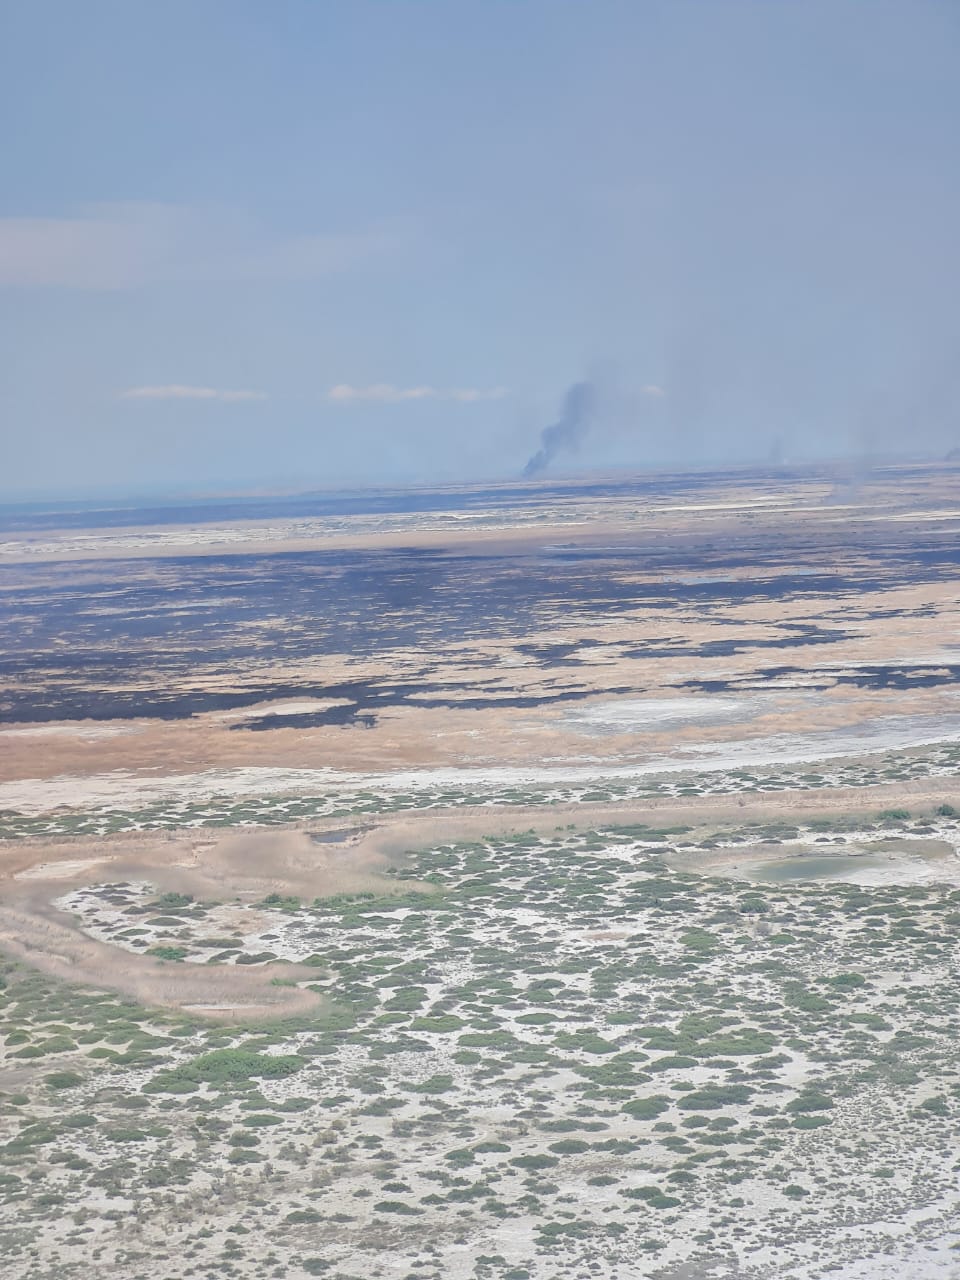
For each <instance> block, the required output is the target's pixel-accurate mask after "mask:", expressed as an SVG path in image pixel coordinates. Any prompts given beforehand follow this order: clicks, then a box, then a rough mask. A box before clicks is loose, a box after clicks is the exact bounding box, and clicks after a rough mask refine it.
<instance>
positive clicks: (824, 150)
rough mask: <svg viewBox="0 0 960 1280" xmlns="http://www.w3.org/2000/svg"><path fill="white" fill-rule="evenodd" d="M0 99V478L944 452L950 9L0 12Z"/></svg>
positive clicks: (954, 440)
mask: <svg viewBox="0 0 960 1280" xmlns="http://www.w3.org/2000/svg"><path fill="white" fill-rule="evenodd" d="M0 111H2V116H3V119H4V121H5V124H6V127H5V130H4V144H5V145H4V155H3V163H2V167H0V350H2V358H0V433H2V438H0V495H2V496H4V497H6V498H8V499H17V498H28V497H32V496H39V495H43V496H47V495H55V494H61V495H71V494H76V495H83V494H99V493H104V494H105V493H116V492H131V493H133V492H137V493H147V492H163V491H170V492H182V491H188V492H213V491H231V490H234V491H235V490H269V489H276V488H298V487H299V488H316V487H326V486H330V487H340V486H357V485H378V484H398V483H402V484H410V483H445V482H449V481H473V480H481V479H483V480H485V479H489V478H497V477H503V478H514V477H516V476H518V475H519V474H520V473H521V472H522V470H523V467H524V465H525V463H526V462H527V460H528V459H529V458H530V456H531V455H532V454H534V453H535V452H536V450H537V449H538V447H539V445H540V443H541V441H540V433H541V431H542V430H543V429H544V428H546V427H549V426H550V425H551V424H552V423H554V422H556V421H557V420H558V418H560V416H561V414H562V412H563V405H564V403H565V400H564V397H565V394H566V392H567V390H568V388H569V387H571V386H572V385H573V384H576V383H579V382H583V381H586V382H589V383H590V384H591V385H592V387H593V389H594V391H595V394H593V395H591V398H590V403H591V417H590V421H589V422H587V423H584V424H583V428H584V429H583V430H582V431H579V432H578V433H577V436H576V440H574V441H573V443H574V444H575V445H576V447H575V448H564V449H561V450H560V451H559V452H558V454H557V456H556V457H554V458H552V460H551V462H550V469H551V470H552V471H553V472H555V473H557V474H560V473H563V472H575V471H577V470H583V471H590V470H601V469H605V468H613V467H628V468H632V469H635V470H639V469H644V468H656V467H665V466H703V465H714V464H716V463H724V464H737V465H739V464H741V463H748V462H757V461H759V462H766V461H770V460H776V461H783V462H803V461H806V460H810V459H818V458H824V457H831V458H832V457H836V458H842V459H847V460H848V463H849V465H851V466H856V465H860V464H861V463H863V462H864V461H865V460H866V461H867V462H869V461H870V460H872V459H874V458H877V457H881V456H887V455H896V454H901V453H910V454H917V455H922V456H931V457H935V456H942V455H943V454H944V453H945V452H947V451H949V450H950V449H952V448H955V447H957V446H960V288H958V285H960V270H958V267H960V236H958V232H957V228H958V227H960V165H958V157H960V149H958V145H957V137H958V134H960V5H957V4H956V3H955V2H954V0H942V2H941V0H903V2H901V3H887V2H885V0H824V2H820V0H663V2H660V0H623V2H620V0H589V3H587V2H586V0H379V2H373V0H269V3H268V2H267V0H164V2H163V3H162V4H161V3H157V2H156V0H114V2H108V0H84V3H83V4H77V3H76V2H75V0H0ZM845 465H847V464H846V463H845Z"/></svg>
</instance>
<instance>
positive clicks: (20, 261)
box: [0, 203, 399, 290]
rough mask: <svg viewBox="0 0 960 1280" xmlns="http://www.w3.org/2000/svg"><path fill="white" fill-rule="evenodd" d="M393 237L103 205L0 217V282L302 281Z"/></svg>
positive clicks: (214, 212)
mask: <svg viewBox="0 0 960 1280" xmlns="http://www.w3.org/2000/svg"><path fill="white" fill-rule="evenodd" d="M398 243H399V236H398V234H397V233H396V232H395V231H390V230H388V229H383V228H372V229H367V230H362V231H355V232H331V233H326V232H320V233H311V234H306V235H292V236H289V235H276V234H274V233H271V232H270V231H268V230H267V229H265V228H263V227H261V226H259V225H257V224H256V223H254V222H252V221H251V220H250V219H249V218H246V217H244V216H243V215H241V214H238V213H237V212H236V211H234V210H230V209H194V208H189V207H183V206H178V205H164V204H123V203H117V204H109V205H97V206H94V207H92V208H90V209H86V210H84V211H82V212H81V213H79V214H78V215H77V216H74V217H67V218H0V286H2V285H15V286H20V287H25V288H31V287H32V288H42V287H47V288H58V287H59V288H66V289H96V290H113V289H132V288H138V287H140V286H143V285H151V284H168V283H184V282H193V281H232V280H240V281H243V280H250V281H283V280H311V279H317V278H319V277H323V276H328V275H332V274H334V273H335V272H338V271H345V270H349V269H351V268H353V267H355V266H357V265H359V264H360V263H362V262H364V261H366V260H367V259H370V258H373V257H376V256H378V255H380V254H383V253H387V252H389V251H390V250H392V249H393V248H394V247H395V246H396V245H397V244H398Z"/></svg>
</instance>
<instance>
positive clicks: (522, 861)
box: [0, 467, 960, 1280]
mask: <svg viewBox="0 0 960 1280" xmlns="http://www.w3.org/2000/svg"><path fill="white" fill-rule="evenodd" d="M955 479H956V477H955V471H954V470H951V469H950V468H942V469H937V468H932V467H931V468H911V469H900V470H893V469H891V470H889V471H881V472H878V473H876V474H875V475H874V476H873V477H872V478H871V480H870V483H869V484H865V485H864V487H863V490H862V491H861V493H860V494H859V495H858V498H857V501H856V503H854V504H851V505H849V506H847V507H844V508H841V507H839V506H837V505H836V504H835V503H834V502H831V501H830V496H831V493H832V491H833V485H832V482H831V481H829V479H828V478H825V477H824V476H823V475H820V474H818V473H816V472H807V473H796V474H772V473H767V474H762V475H760V474H752V475H751V474H748V473H729V474H721V473H714V474H709V475H707V474H704V475H700V476H694V477H679V476H675V477H659V478H657V479H656V480H655V481H654V480H650V481H642V482H626V481H624V482H618V481H609V482H608V481H604V482H602V483H601V482H597V483H596V484H590V485H580V486H577V485H568V486H564V485H556V486H551V485H543V486H527V487H526V488H523V489H521V488H518V487H505V488H504V489H503V490H502V491H499V490H480V489H477V490H462V491H454V490H445V491H442V492H441V491H437V492H432V493H431V492H428V493H424V494H421V495H407V496H406V497H404V495H396V494H394V495H389V494H384V495H378V496H377V498H376V500H373V499H370V498H368V499H363V498H359V497H358V498H356V499H350V500H345V499H340V500H338V501H336V502H335V501H333V500H332V499H331V500H326V499H323V498H322V497H307V498H304V499H297V500H289V502H290V506H289V507H288V508H286V509H285V508H284V504H283V502H275V503H272V504H271V502H270V501H268V500H263V501H260V500H258V503H256V504H249V505H247V506H244V504H243V503H237V504H233V505H230V506H228V507H216V508H210V509H208V510H204V509H201V508H196V507H194V508H189V509H177V510H168V509H157V510H154V511H151V512H149V513H146V512H139V513H138V512H135V511H133V512H113V513H111V512H103V513H100V514H99V515H96V516H95V515H94V514H93V513H91V512H90V511H77V512H75V513H72V514H69V515H68V517H63V516H61V517H60V524H59V525H58V524H57V521H56V517H55V514H50V513H46V514H43V513H34V514H33V515H32V516H31V515H30V514H29V513H28V514H24V513H22V512H21V513H17V514H15V516H11V517H9V518H8V527H7V529H6V542H5V545H4V546H3V547H0V578H2V581H3V586H4V590H5V600H6V601H7V602H8V603H9V605H10V608H9V610H8V619H9V625H8V629H7V635H6V639H5V640H3V642H2V644H0V670H2V677H3V688H2V700H3V715H4V721H3V725H2V727H0V951H2V952H3V960H2V968H3V974H2V976H3V982H4V985H3V987H2V989H0V1150H2V1152H3V1157H4V1158H3V1168H2V1170H0V1197H2V1206H0V1254H2V1256H3V1257H4V1259H5V1266H6V1272H5V1274H10V1275H11V1276H13V1277H16V1280H61V1278H65V1280H73V1278H76V1280H81V1278H83V1277H86V1276H87V1275H89V1274H91V1271H93V1270H100V1271H103V1272H104V1273H106V1274H109V1275H111V1276H117V1277H120V1278H121V1280H181V1278H182V1280H186V1278H187V1277H191V1278H202V1280H206V1278H207V1277H208V1276H214V1275H226V1276H236V1277H242V1278H244V1280H245V1278H246V1277H248V1276H249V1277H254V1276H255V1277H258V1278H259V1277H264V1278H265V1280H266V1278H267V1277H269V1278H270V1280H273V1278H274V1277H276V1278H277V1280H281V1278H282V1277H289V1278H290V1280H293V1278H294V1277H300V1276H305V1275H329V1276H330V1277H332V1278H333V1280H367V1277H371V1276H375V1277H379V1276H383V1277H390V1276H397V1277H412V1276H418V1277H420V1278H421V1280H439V1278H440V1277H451V1278H452V1280H560V1278H561V1277H567V1276H586V1275H590V1276H596V1277H598V1278H599V1280H634V1278H637V1280H640V1278H643V1280H702V1278H706V1277H710V1280H826V1277H831V1280H832V1277H835V1276H840V1277H847V1278H848V1280H881V1278H886V1277H888V1276H893V1275H894V1274H896V1275H898V1276H902V1275H908V1276H911V1277H914V1276H915V1277H917V1278H918V1280H948V1278H953V1277H956V1276H957V1274H958V1266H957V1258H958V1252H957V1250H956V1249H955V1248H954V1247H953V1246H954V1244H955V1243H956V1242H957V1239H958V1236H957V1232H958V1229H960V1201H958V1196H957V1192H956V1185H957V1174H958V1171H960V1170H958V1164H957V1150H958V1145H960V1144H958V1139H960V1049H958V1046H960V1021H958V1014H957V1004H956V981H957V946H958V936H960V816H958V811H960V781H958V766H960V741H958V739H960V698H958V693H960V690H958V689H957V687H956V680H957V676H958V674H960V662H958V660H957V653H958V650H957V649H956V647H955V646H953V644H952V639H951V638H952V637H953V636H954V635H955V634H957V621H958V619H957V609H958V603H957V602H958V600H960V593H958V590H957V587H958V578H960V556H958V553H957V542H956V532H957V523H958V520H960V508H958V505H957V502H956V492H955ZM98 521H99V523H97V522H98Z"/></svg>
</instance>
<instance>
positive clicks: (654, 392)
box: [640, 382, 667, 400]
mask: <svg viewBox="0 0 960 1280" xmlns="http://www.w3.org/2000/svg"><path fill="white" fill-rule="evenodd" d="M640 390H641V391H642V392H643V394H644V395H645V396H655V397H656V398H657V399H658V400H661V399H663V397H664V396H665V395H666V394H667V393H666V392H665V391H664V389H663V387H658V386H657V385H656V384H655V383H653V382H648V383H647V385H646V386H645V387H641V388H640Z"/></svg>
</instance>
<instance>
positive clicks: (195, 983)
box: [0, 831, 428, 1020]
mask: <svg viewBox="0 0 960 1280" xmlns="http://www.w3.org/2000/svg"><path fill="white" fill-rule="evenodd" d="M88 850H95V852H91V854H90V856H88V857H82V856H78V854H81V853H83V852H86V851H88ZM387 861H388V860H387V859H386V858H385V857H383V856H382V855H380V854H378V853H376V852H374V851H372V850H368V849H367V848H360V847H354V848H352V849H350V851H349V853H344V852H341V851H340V849H339V847H338V849H337V851H332V850H327V849H324V847H323V845H318V844H315V843H314V842H312V841H311V840H310V839H309V838H308V836H306V835H305V834H304V833H303V832H298V831H268V832H264V831H257V832H244V833H236V834H231V835H228V836H226V837H224V838H222V839H220V840H210V839H209V837H197V836H178V837H171V838H168V839H163V838H159V839H158V838H157V837H156V836H154V837H152V838H140V839H134V838H131V837H129V836H124V837H122V838H119V839H114V840H97V841H84V842H78V841H71V842H68V843H64V844H60V845H57V844H53V845H47V846H41V845H39V844H34V843H32V842H19V843H17V844H13V845H6V846H4V847H3V848H2V849H0V884H2V886H3V901H2V903H0V947H2V948H3V949H4V950H5V951H7V952H9V953H10V954H11V955H15V956H17V957H18V958H20V959H22V960H25V961H27V962H28V963H30V964H32V965H35V966H36V967H37V968H39V969H41V970H43V971H44V972H45V973H50V974H53V975H55V976H57V977H60V978H64V979H66V980H68V981H70V982H82V983H86V984H89V985H91V986H100V987H106V988H108V989H111V990H114V991H119V992H121V993H122V994H124V995H126V996H130V997H132V998H133V999H135V1000H138V1001H140V1002H142V1003H144V1004H146V1005H154V1006H161V1007H166V1008H189V1009H191V1010H193V1011H195V1012H200V1013H206V1014H209V1015H210V1016H213V1017H222V1018H225V1019H227V1020H234V1019H238V1018H239V1019H243V1020H247V1019H256V1018H260V1017H271V1016H274V1017H275V1016H284V1015H288V1014H292V1013H298V1012H299V1013H309V1012H310V1011H311V1010H313V1011H315V1010H316V1009H318V1008H319V1007H320V1005H321V1003H322V1002H321V999H320V997H318V996H317V995H316V994H315V993H314V992H312V991H307V990H304V989H302V988H301V987H298V986H274V985H272V983H273V980H274V979H275V978H281V979H285V980H293V981H301V982H302V981H306V980H309V979H315V978H316V976H317V975H316V971H315V970H312V969H303V968H300V967H298V966H296V965H286V964H275V965H270V966H269V969H263V968H253V967H244V968H233V967H225V966H222V965H216V966H210V967H204V968H199V967H197V966H193V965H181V964H176V963H175V962H168V961H164V960H159V959H155V958H153V957H151V956H148V955H124V957H123V961H122V963H121V962H120V957H119V956H118V953H117V949H116V948H115V947H112V946H110V945H108V944H106V943H102V942H97V941H95V940H93V939H91V938H88V937H86V936H85V935H84V934H82V933H81V932H79V930H78V929H77V928H76V927H75V924H74V923H73V922H72V921H71V918H70V917H69V916H68V915H66V914H65V913H63V912H61V911H58V910H56V909H55V908H54V907H53V906H52V905H51V901H52V899H53V898H55V897H58V896H59V895H60V894H62V893H63V892H64V891H65V890H68V889H70V888H76V887H78V886H80V885H84V884H97V883H104V882H108V881H117V880H145V881H147V882H149V883H151V884H154V885H156V887H157V888H158V889H159V890H172V891H174V892H177V893H189V894H191V895H193V896H195V897H197V898H198V899H214V900H217V901H223V900H230V901H232V900H239V901H241V902H256V901H258V900H260V899H262V898H263V897H265V896H266V895H267V894H269V893H276V892H280V893H284V894H298V895H300V894H302V895H303V896H305V897H308V898H309V897H316V896H320V895H323V896H332V895H335V894H339V893H347V892H349V893H360V892H366V893H392V892H394V891H395V889H396V882H395V881H393V880H390V879H389V878H387V877H386V876H384V875H383V874H382V872H381V871H380V870H378V868H381V867H383V866H385V865H387ZM423 888H424V890H426V889H427V888H428V886H423Z"/></svg>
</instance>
